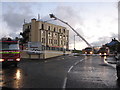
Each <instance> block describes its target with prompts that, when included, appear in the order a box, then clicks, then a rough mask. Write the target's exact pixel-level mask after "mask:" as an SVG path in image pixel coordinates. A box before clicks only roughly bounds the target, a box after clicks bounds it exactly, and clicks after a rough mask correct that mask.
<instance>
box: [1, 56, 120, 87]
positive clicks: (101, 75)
mask: <svg viewBox="0 0 120 90" xmlns="http://www.w3.org/2000/svg"><path fill="white" fill-rule="evenodd" d="M105 58H106V57H99V56H61V57H57V58H52V59H48V60H27V59H26V60H22V61H21V62H20V63H19V64H18V67H17V68H15V67H7V68H3V69H2V70H0V86H1V87H7V88H119V83H118V82H117V77H116V69H115V67H113V66H111V65H109V64H107V62H106V60H105Z"/></svg>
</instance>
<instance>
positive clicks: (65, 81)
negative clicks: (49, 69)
mask: <svg viewBox="0 0 120 90" xmlns="http://www.w3.org/2000/svg"><path fill="white" fill-rule="evenodd" d="M66 83H67V77H65V79H64V82H63V90H65V87H66Z"/></svg>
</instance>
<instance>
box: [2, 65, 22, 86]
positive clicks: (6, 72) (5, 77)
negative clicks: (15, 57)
mask: <svg viewBox="0 0 120 90" xmlns="http://www.w3.org/2000/svg"><path fill="white" fill-rule="evenodd" d="M0 75H2V76H1V78H2V81H1V85H0V86H2V87H4V86H6V84H8V85H9V86H12V87H14V88H20V83H21V79H22V72H21V69H19V68H14V67H9V68H4V69H3V70H2V71H0Z"/></svg>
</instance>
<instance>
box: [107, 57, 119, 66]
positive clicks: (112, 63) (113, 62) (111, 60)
mask: <svg viewBox="0 0 120 90" xmlns="http://www.w3.org/2000/svg"><path fill="white" fill-rule="evenodd" d="M105 60H106V61H107V64H108V65H110V66H112V67H113V68H116V62H117V61H116V60H115V58H114V57H107V58H106V59H105Z"/></svg>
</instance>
